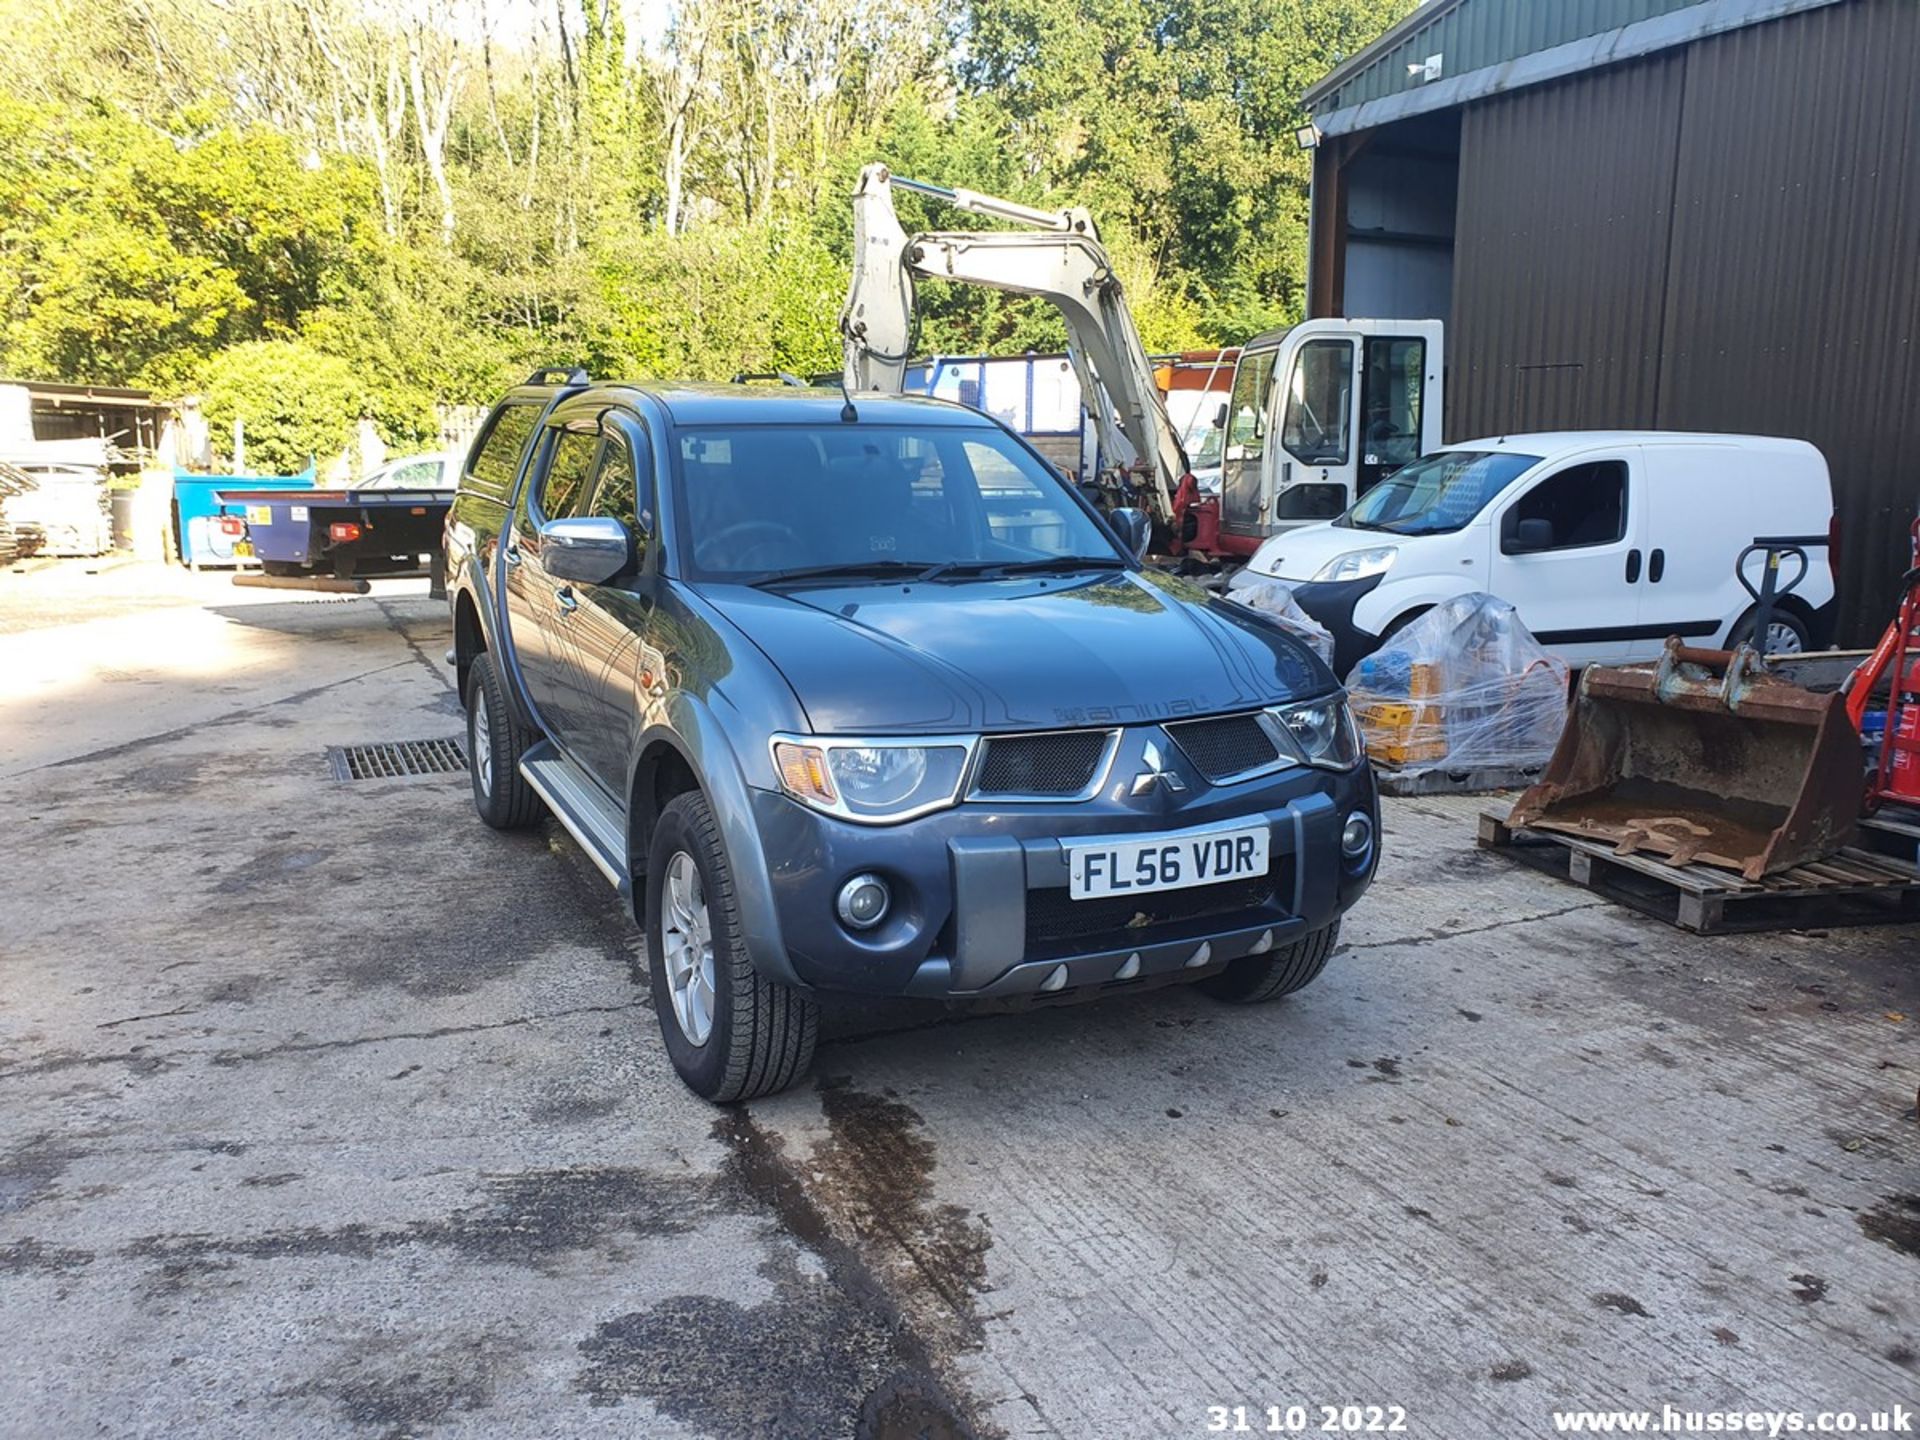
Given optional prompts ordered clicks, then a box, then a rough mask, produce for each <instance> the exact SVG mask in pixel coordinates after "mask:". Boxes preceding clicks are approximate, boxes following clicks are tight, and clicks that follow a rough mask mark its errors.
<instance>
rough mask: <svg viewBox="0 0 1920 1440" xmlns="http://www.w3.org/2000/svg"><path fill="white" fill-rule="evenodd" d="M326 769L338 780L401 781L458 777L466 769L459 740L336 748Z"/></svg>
mask: <svg viewBox="0 0 1920 1440" xmlns="http://www.w3.org/2000/svg"><path fill="white" fill-rule="evenodd" d="M327 765H328V767H329V768H330V769H332V771H333V778H334V779H336V780H399V779H404V778H405V777H407V776H409V775H457V774H459V773H461V772H462V771H464V770H465V769H466V768H467V752H466V749H465V747H464V746H462V745H461V743H460V742H459V741H458V740H383V741H381V742H380V743H379V744H377V745H335V746H333V747H331V748H330V749H329V750H328V751H327Z"/></svg>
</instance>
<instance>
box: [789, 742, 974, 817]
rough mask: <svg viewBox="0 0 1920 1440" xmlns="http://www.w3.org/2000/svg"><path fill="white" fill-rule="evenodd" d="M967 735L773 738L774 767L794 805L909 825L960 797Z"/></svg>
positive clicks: (970, 748)
mask: <svg viewBox="0 0 1920 1440" xmlns="http://www.w3.org/2000/svg"><path fill="white" fill-rule="evenodd" d="M972 753H973V740H972V737H948V736H941V737H939V738H937V739H931V740H924V741H921V740H912V741H905V740H840V739H828V740H813V739H800V738H797V737H796V738H793V739H788V738H786V737H779V738H776V739H775V741H774V744H773V763H774V768H775V769H776V770H778V771H779V772H780V784H781V786H782V787H783V788H784V789H785V790H786V792H787V793H788V794H789V795H791V796H792V797H793V798H794V799H796V800H798V801H800V803H801V804H803V805H809V806H811V807H812V808H813V809H815V810H819V811H822V812H824V813H825V814H828V815H837V816H839V817H840V818H841V819H843V820H859V821H863V822H865V823H867V824H883V823H885V822H887V821H891V820H909V819H911V818H913V817H914V816H915V815H924V814H926V813H927V811H929V810H938V809H941V808H942V807H943V806H947V805H951V804H953V803H954V802H955V801H956V800H958V799H959V798H960V784H961V781H962V780H963V779H965V777H966V773H967V757H968V756H969V755H970V754H972Z"/></svg>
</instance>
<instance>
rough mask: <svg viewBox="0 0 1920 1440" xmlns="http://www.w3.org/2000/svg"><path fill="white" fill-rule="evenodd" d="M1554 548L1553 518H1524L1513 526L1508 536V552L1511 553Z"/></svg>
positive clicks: (1518, 553) (1521, 553)
mask: <svg viewBox="0 0 1920 1440" xmlns="http://www.w3.org/2000/svg"><path fill="white" fill-rule="evenodd" d="M1552 548H1553V522H1552V521H1551V520H1541V519H1537V518H1536V519H1529V520H1522V521H1520V522H1519V523H1518V524H1517V525H1515V526H1514V527H1513V534H1512V535H1511V536H1509V537H1508V539H1507V544H1506V552H1507V554H1509V555H1526V554H1529V553H1531V552H1532V551H1535V550H1551V549H1552Z"/></svg>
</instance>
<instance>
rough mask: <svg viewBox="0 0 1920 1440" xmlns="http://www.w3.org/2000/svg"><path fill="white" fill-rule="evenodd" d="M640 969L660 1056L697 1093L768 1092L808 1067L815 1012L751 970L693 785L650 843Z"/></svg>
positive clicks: (720, 1100)
mask: <svg viewBox="0 0 1920 1440" xmlns="http://www.w3.org/2000/svg"><path fill="white" fill-rule="evenodd" d="M647 970H648V972H649V977H650V979H651V981H652V985H653V1009H654V1014H655V1015H656V1016H657V1017H658V1018H659V1021H660V1034H661V1037H662V1038H663V1039H664V1040H665V1041H666V1046H667V1058H668V1059H670V1060H672V1061H673V1068H674V1069H675V1070H676V1071H677V1072H678V1073H679V1075H680V1078H681V1079H682V1080H683V1081H685V1082H686V1085H687V1088H688V1089H689V1090H691V1091H693V1093H694V1094H696V1095H698V1096H700V1097H701V1098H703V1099H706V1100H711V1101H714V1102H715V1103H716V1104H721V1105H725V1104H730V1103H732V1102H733V1101H736V1100H751V1099H753V1098H754V1097H755V1096H757V1095H771V1094H773V1093H774V1092H775V1091H778V1090H784V1089H786V1088H787V1087H788V1086H789V1085H792V1084H793V1083H794V1082H795V1081H796V1080H799V1079H800V1078H801V1077H802V1076H803V1075H805V1074H806V1073H807V1070H808V1068H809V1067H810V1066H811V1065H812V1064H813V1045H814V1040H815V1038H816V1037H817V1035H818V1033H819V1009H818V1007H817V1006H816V1005H815V1004H814V1003H813V1001H812V1000H811V999H809V998H808V997H807V996H805V995H803V994H801V993H800V992H799V991H797V990H794V989H793V988H791V987H790V986H786V985H782V984H779V983H778V982H776V981H773V980H769V979H767V978H766V976H764V975H762V974H761V973H760V972H759V970H757V969H756V968H754V964H753V961H752V959H751V958H749V957H748V955H747V947H746V941H745V938H744V935H743V933H742V931H741V927H740V906H739V903H738V900H737V898H736V896H735V893H734V885H733V871H732V870H731V869H730V868H729V866H728V864H727V855H726V851H725V849H724V848H723V847H722V846H721V844H720V827H719V826H718V825H717V824H715V823H714V819H713V812H712V811H711V810H710V809H708V808H707V799H706V796H704V795H702V794H700V793H699V792H698V791H690V792H688V793H687V794H684V795H681V796H678V797H677V798H675V799H674V800H673V801H672V802H671V803H670V804H669V805H668V806H667V808H666V809H665V811H663V812H662V813H661V816H660V823H659V824H658V825H657V826H655V827H654V832H653V843H652V844H651V845H650V846H649V847H648V849H647Z"/></svg>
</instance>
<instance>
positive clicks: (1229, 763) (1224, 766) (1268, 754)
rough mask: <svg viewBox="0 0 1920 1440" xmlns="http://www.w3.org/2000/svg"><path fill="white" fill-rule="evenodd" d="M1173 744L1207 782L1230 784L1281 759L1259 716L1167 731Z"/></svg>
mask: <svg viewBox="0 0 1920 1440" xmlns="http://www.w3.org/2000/svg"><path fill="white" fill-rule="evenodd" d="M1166 731H1167V734H1169V735H1171V736H1172V737H1173V742H1174V744H1176V745H1178V746H1179V747H1180V749H1181V750H1182V751H1183V752H1185V754H1186V757H1187V758H1188V759H1189V760H1191V761H1192V762H1193V764H1194V768H1195V769H1196V770H1198V771H1199V772H1200V773H1201V774H1202V775H1204V776H1206V777H1207V779H1209V780H1213V781H1220V780H1230V779H1232V778H1233V777H1234V776H1235V775H1244V774H1246V773H1247V772H1248V771H1249V770H1259V769H1262V768H1263V767H1265V766H1268V765H1271V764H1273V762H1274V761H1276V760H1278V759H1279V758H1280V752H1279V750H1278V749H1276V748H1275V746H1274V743H1273V737H1272V736H1270V735H1269V734H1267V732H1266V729H1265V727H1264V726H1262V725H1261V723H1260V719H1259V717H1258V716H1256V715H1221V716H1216V717H1214V718H1213V719H1209V720H1187V721H1183V722H1181V723H1180V724H1177V725H1169V726H1167V727H1166Z"/></svg>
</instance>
